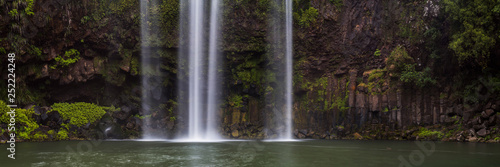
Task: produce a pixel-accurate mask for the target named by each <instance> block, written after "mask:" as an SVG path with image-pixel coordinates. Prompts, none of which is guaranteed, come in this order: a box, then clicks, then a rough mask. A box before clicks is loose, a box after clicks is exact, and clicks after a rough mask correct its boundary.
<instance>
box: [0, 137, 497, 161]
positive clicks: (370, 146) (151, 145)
mask: <svg viewBox="0 0 500 167" xmlns="http://www.w3.org/2000/svg"><path fill="white" fill-rule="evenodd" d="M0 147H1V148H2V150H3V151H2V153H1V154H0V155H2V157H0V166H2V167H11V166H50V167H54V166H71V167H73V166H74V167H77V166H99V167H100V166H273V167H274V166H340V167H342V166H347V167H350V166H363V167H364V166H377V167H379V166H380V167H386V166H425V167H433V166H436V167H438V166H439V167H443V166H453V167H460V166H471V167H473V166H474V167H475V166H478V167H487V166H496V167H498V166H500V144H484V143H452V142H406V141H405V142H401V141H343V140H335V141H325V140H304V141H294V142H277V141H274V142H269V141H264V142H263V141H226V142H201V143H200V142H180V141H65V142H44V143H17V145H16V159H15V160H11V159H8V158H7V153H8V151H7V150H6V147H7V145H6V144H2V145H0Z"/></svg>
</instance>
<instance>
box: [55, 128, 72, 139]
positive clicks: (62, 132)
mask: <svg viewBox="0 0 500 167" xmlns="http://www.w3.org/2000/svg"><path fill="white" fill-rule="evenodd" d="M68 139H69V136H68V131H67V130H66V129H63V128H61V129H59V131H58V132H57V135H56V137H55V140H68Z"/></svg>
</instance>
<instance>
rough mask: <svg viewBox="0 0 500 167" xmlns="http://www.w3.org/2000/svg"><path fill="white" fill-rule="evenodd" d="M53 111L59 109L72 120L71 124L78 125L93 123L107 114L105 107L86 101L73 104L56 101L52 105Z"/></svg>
mask: <svg viewBox="0 0 500 167" xmlns="http://www.w3.org/2000/svg"><path fill="white" fill-rule="evenodd" d="M51 111H58V112H59V114H61V117H62V118H63V119H64V120H70V122H69V124H70V125H76V126H78V127H81V126H84V125H86V124H87V123H93V122H95V121H97V120H99V119H101V118H102V116H103V115H104V114H106V111H104V109H103V107H100V106H97V105H95V104H92V103H84V102H77V103H71V104H70V103H55V104H53V105H52V110H51ZM51 111H49V112H51Z"/></svg>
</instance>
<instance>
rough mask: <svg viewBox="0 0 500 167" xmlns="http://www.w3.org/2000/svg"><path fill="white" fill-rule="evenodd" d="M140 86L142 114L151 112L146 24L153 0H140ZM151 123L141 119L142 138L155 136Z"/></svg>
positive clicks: (149, 55) (146, 119)
mask: <svg viewBox="0 0 500 167" xmlns="http://www.w3.org/2000/svg"><path fill="white" fill-rule="evenodd" d="M140 3H141V6H140V7H141V9H140V10H141V16H142V17H141V69H140V72H141V84H142V85H141V86H142V95H141V107H142V111H143V115H150V114H152V112H151V106H152V104H151V103H152V101H153V99H152V96H151V83H150V75H151V74H149V73H148V72H147V71H150V70H149V69H148V68H151V67H152V66H153V63H154V61H153V60H152V56H151V49H150V41H149V40H150V37H151V32H150V28H151V27H150V25H149V24H148V21H149V20H150V19H151V18H150V13H149V8H150V5H154V4H156V1H155V0H150V1H146V0H141V1H140ZM150 125H151V119H150V117H147V118H145V119H144V120H143V125H142V129H143V138H144V139H151V138H154V137H157V136H155V135H154V132H153V131H152V129H151V128H150Z"/></svg>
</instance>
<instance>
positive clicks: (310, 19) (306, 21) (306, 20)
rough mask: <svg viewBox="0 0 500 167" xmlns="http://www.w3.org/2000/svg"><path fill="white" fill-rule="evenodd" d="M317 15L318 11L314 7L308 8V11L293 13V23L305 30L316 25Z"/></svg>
mask: <svg viewBox="0 0 500 167" xmlns="http://www.w3.org/2000/svg"><path fill="white" fill-rule="evenodd" d="M318 15H319V13H318V9H316V8H314V7H309V9H306V10H302V9H301V10H300V12H294V13H293V17H294V18H295V22H296V23H297V24H298V25H299V26H301V27H303V28H307V27H309V26H311V24H314V23H316V20H317V18H318Z"/></svg>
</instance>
